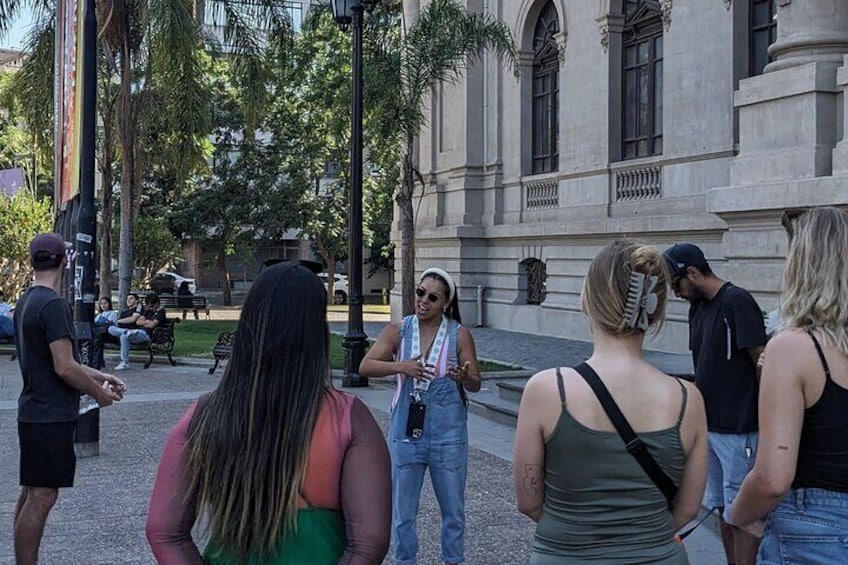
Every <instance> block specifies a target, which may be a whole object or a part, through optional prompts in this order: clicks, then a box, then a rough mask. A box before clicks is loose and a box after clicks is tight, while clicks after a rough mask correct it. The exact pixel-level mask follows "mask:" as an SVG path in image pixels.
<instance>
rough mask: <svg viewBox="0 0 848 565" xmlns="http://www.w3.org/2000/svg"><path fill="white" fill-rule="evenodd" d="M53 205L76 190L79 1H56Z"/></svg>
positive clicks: (64, 201) (64, 202) (79, 98)
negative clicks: (54, 172)
mask: <svg viewBox="0 0 848 565" xmlns="http://www.w3.org/2000/svg"><path fill="white" fill-rule="evenodd" d="M56 8H57V14H56V16H57V18H56V73H55V75H54V76H55V77H56V79H55V80H56V87H55V98H54V100H55V102H54V109H53V110H54V116H55V118H56V121H55V124H56V126H55V127H56V135H55V140H56V148H55V155H54V159H55V164H56V166H55V171H56V185H55V191H54V193H55V196H56V207H57V209H64V208H65V207H66V206H67V202H68V201H69V200H70V199H71V198H73V197H74V196H76V195H77V194H78V193H79V181H80V178H79V175H80V127H81V123H82V121H81V117H82V116H81V114H82V57H81V56H78V55H80V54H81V53H82V19H83V4H82V2H80V1H79V0H58V2H57V4H56Z"/></svg>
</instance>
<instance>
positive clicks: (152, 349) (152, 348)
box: [103, 318, 180, 369]
mask: <svg viewBox="0 0 848 565" xmlns="http://www.w3.org/2000/svg"><path fill="white" fill-rule="evenodd" d="M179 321H180V319H179V318H165V325H163V326H157V327H155V328H153V333H152V334H150V341H148V342H145V343H133V344H130V350H131V351H147V352H148V354H149V356H148V359H147V363H145V364H144V368H145V369H147V368H149V367H150V364H151V363H153V356H154V355H167V356H168V361H170V362H171V365H174V366H176V364H177V362H176V361H174V358H173V357H171V353H172V352H173V351H174V325H175V324H177V323H179ZM103 349H117V350H120V349H121V344H120V343H115V342H114V341H107V340H104V341H103Z"/></svg>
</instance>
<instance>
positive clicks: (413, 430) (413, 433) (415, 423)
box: [406, 402, 427, 439]
mask: <svg viewBox="0 0 848 565" xmlns="http://www.w3.org/2000/svg"><path fill="white" fill-rule="evenodd" d="M426 414H427V405H426V404H422V403H420V402H412V403H410V404H409V414H408V415H407V417H406V437H409V438H412V439H421V436H422V435H424V416H425V415H426Z"/></svg>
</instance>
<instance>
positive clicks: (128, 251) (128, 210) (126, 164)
mask: <svg viewBox="0 0 848 565" xmlns="http://www.w3.org/2000/svg"><path fill="white" fill-rule="evenodd" d="M128 32H129V30H125V33H128ZM131 87H132V56H131V54H130V45H129V37H127V36H126V35H125V36H124V37H123V42H122V45H121V92H120V94H119V103H118V112H119V117H118V123H119V124H120V130H121V134H120V141H121V237H120V252H119V255H118V280H119V283H118V294H119V295H120V299H119V300H120V303H121V304H123V303H124V302H125V301H126V298H127V294H129V292H130V290H131V287H132V278H133V241H134V240H135V237H134V234H133V232H134V226H133V223H134V222H133V220H134V218H133V204H134V200H135V199H134V195H133V190H134V187H133V184H134V179H135V159H134V154H133V152H134V150H135V120H134V119H133V101H132V88H131Z"/></svg>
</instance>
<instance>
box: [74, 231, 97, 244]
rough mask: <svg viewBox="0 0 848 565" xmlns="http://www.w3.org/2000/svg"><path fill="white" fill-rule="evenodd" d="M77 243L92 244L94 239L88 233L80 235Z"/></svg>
mask: <svg viewBox="0 0 848 565" xmlns="http://www.w3.org/2000/svg"><path fill="white" fill-rule="evenodd" d="M76 239H77V241H81V242H83V243H91V242H92V241H94V238H93V237H91V236H90V235H88V234H87V233H78V234H77V237H76Z"/></svg>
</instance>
